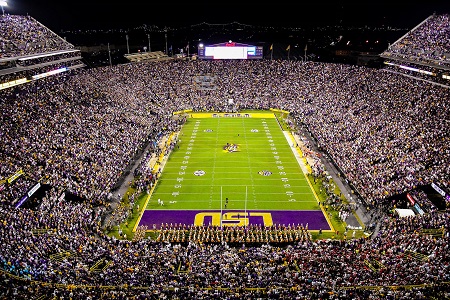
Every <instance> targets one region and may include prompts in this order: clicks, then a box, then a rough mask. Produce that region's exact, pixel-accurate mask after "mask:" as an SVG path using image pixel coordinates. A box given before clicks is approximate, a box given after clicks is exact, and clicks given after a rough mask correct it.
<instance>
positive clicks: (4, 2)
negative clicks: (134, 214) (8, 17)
mask: <svg viewBox="0 0 450 300" xmlns="http://www.w3.org/2000/svg"><path fill="white" fill-rule="evenodd" d="M0 6H1V7H2V14H3V15H5V9H4V8H3V6H8V3H6V1H1V0H0Z"/></svg>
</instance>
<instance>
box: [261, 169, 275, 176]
mask: <svg viewBox="0 0 450 300" xmlns="http://www.w3.org/2000/svg"><path fill="white" fill-rule="evenodd" d="M258 174H259V175H262V176H270V175H272V172H270V171H267V170H263V171H259V172H258Z"/></svg>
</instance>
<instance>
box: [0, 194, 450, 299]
mask: <svg viewBox="0 0 450 300" xmlns="http://www.w3.org/2000/svg"><path fill="white" fill-rule="evenodd" d="M62 195H64V193H63V192H62V190H58V189H52V190H50V191H48V193H47V194H46V196H45V197H44V199H43V202H42V204H41V206H40V208H39V209H38V210H29V209H19V210H14V209H10V208H9V207H4V206H2V207H0V217H1V219H0V221H1V222H0V233H1V234H0V237H1V239H2V244H3V247H2V248H1V250H0V263H1V270H2V275H1V276H2V283H3V284H2V285H0V291H1V293H0V294H1V295H2V296H3V297H6V298H4V299H25V298H27V297H29V296H30V295H34V296H36V295H39V294H42V293H44V292H45V291H48V290H51V293H53V295H54V296H55V297H56V299H66V298H67V299H68V298H70V296H69V295H70V294H72V297H74V296H76V297H77V298H79V297H83V298H85V299H88V297H90V299H100V297H101V296H103V297H106V295H108V296H110V297H111V296H114V297H117V299H154V298H155V297H160V296H161V295H165V297H167V298H170V299H193V298H196V299H202V298H203V299H210V298H211V297H214V296H215V295H218V296H220V297H225V298H229V299H237V298H239V297H243V298H252V299H253V298H270V299H287V298H289V299H319V298H322V299H323V298H334V299H345V298H346V297H347V296H349V295H352V296H351V297H353V298H354V299H367V297H370V296H377V295H378V296H381V295H384V296H385V299H394V296H395V297H396V298H395V299H427V297H428V295H427V293H431V295H434V296H441V297H448V296H449V295H448V281H449V279H450V278H449V274H450V272H449V270H448V268H449V259H450V257H449V254H448V253H449V251H448V250H449V249H448V247H449V246H448V245H449V238H450V236H449V231H448V229H449V226H450V215H449V214H448V213H443V212H434V213H429V214H425V215H422V216H421V215H418V216H415V217H407V218H402V219H395V218H390V217H385V218H383V220H382V221H381V230H380V231H379V233H378V234H377V236H376V237H373V238H360V239H347V240H332V239H327V240H316V241H313V240H311V239H310V238H308V232H307V231H305V228H304V227H298V226H297V227H290V226H289V227H288V226H276V227H273V228H265V227H262V228H261V227H258V226H256V227H251V228H247V229H243V228H240V229H231V228H230V229H228V230H227V231H223V232H222V234H223V235H229V236H232V235H233V234H234V236H236V237H239V235H242V236H246V237H249V236H250V235H251V234H250V232H252V233H259V234H261V235H262V236H264V235H273V234H274V232H277V231H278V232H279V233H281V235H284V234H288V235H289V234H290V233H293V232H296V233H297V234H300V235H301V236H302V237H303V238H300V239H297V240H296V241H294V242H291V243H277V242H276V241H269V242H264V241H263V242H261V243H260V244H259V245H258V246H257V247H254V246H251V244H252V243H251V241H249V243H247V241H245V240H240V241H234V242H231V241H230V242H229V243H228V242H226V241H225V240H220V239H219V240H217V241H208V240H207V239H206V236H207V235H209V234H211V235H214V234H217V235H219V234H220V233H219V231H218V230H216V229H214V228H212V227H208V226H206V225H205V226H200V227H197V226H195V227H185V226H181V225H167V226H166V227H164V232H165V234H164V237H167V236H168V235H172V236H174V235H176V234H177V233H178V232H180V231H183V232H187V235H186V236H189V235H190V236H196V238H192V239H191V240H186V241H184V242H176V241H175V240H174V239H171V240H170V241H169V240H162V241H155V240H152V239H145V238H141V239H137V240H134V241H130V240H125V239H124V240H119V239H116V238H114V237H109V236H107V235H105V234H104V233H103V231H101V230H100V221H99V220H100V217H101V214H102V213H103V211H102V208H96V209H95V208H94V207H92V206H91V205H90V204H88V203H86V202H81V203H78V202H70V201H68V200H66V199H64V197H63V196H62ZM180 226H181V227H180ZM429 229H436V230H439V229H442V231H441V232H442V233H441V236H438V237H436V236H430V235H427V234H424V233H423V232H424V230H429ZM244 231H247V233H244ZM202 237H203V238H202ZM99 262H101V263H102V264H104V265H105V267H104V268H100V267H98V265H99ZM393 287H396V288H393ZM390 293H392V296H391V298H390V297H389V296H388V295H389V294H390ZM119 295H122V296H119ZM406 295H408V296H406ZM402 296H403V297H404V298H402ZM72 299H74V298H72ZM374 299H378V298H377V297H375V298H374Z"/></svg>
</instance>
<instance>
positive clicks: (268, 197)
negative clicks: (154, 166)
mask: <svg viewBox="0 0 450 300" xmlns="http://www.w3.org/2000/svg"><path fill="white" fill-rule="evenodd" d="M208 115H211V114H208ZM227 143H228V144H235V145H237V147H236V152H232V151H231V152H230V151H228V150H224V148H225V147H226V145H227ZM293 143H294V142H293V141H292V140H290V141H288V140H287V139H286V137H285V135H284V133H283V131H282V130H281V128H280V126H279V124H278V122H277V119H276V118H275V117H274V115H273V113H267V114H257V116H256V117H240V118H233V117H217V118H189V119H188V121H187V122H186V124H185V125H184V127H183V129H182V131H181V132H180V133H179V136H178V146H179V148H178V146H176V147H175V149H174V151H173V152H172V153H171V155H170V157H169V159H168V160H167V162H166V164H165V166H164V168H163V171H162V174H161V179H160V180H159V182H158V184H157V186H156V187H155V189H154V191H153V194H152V196H151V199H150V201H149V203H148V205H147V208H148V209H165V210H167V209H177V210H189V209H195V210H205V209H215V210H217V209H221V205H222V208H223V209H225V208H226V209H229V210H244V209H248V210H318V209H320V208H319V205H318V202H317V200H316V198H315V196H314V194H313V192H312V191H311V188H310V186H309V184H308V181H307V180H306V178H305V175H304V174H303V172H302V169H301V167H300V165H299V162H298V161H297V159H296V157H295V156H294V153H293V150H294V151H297V150H296V149H295V148H294V149H293V147H292V145H293ZM196 174H197V175H196ZM200 174H204V175H201V176H199V175H200ZM226 198H228V203H227V204H226ZM157 199H161V200H162V201H163V202H164V206H160V205H158V202H157ZM225 205H226V206H225Z"/></svg>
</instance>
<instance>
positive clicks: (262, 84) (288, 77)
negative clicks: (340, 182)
mask: <svg viewBox="0 0 450 300" xmlns="http://www.w3.org/2000/svg"><path fill="white" fill-rule="evenodd" d="M436 28H443V30H444V31H443V33H442V34H431V33H430V31H431V32H435V30H436ZM448 28H450V26H449V16H448V15H442V16H438V15H433V16H430V17H429V18H427V20H425V21H424V22H422V23H421V24H419V25H418V26H417V27H416V28H415V29H414V30H411V31H410V32H409V33H408V34H407V36H405V37H403V38H402V39H401V40H399V41H397V42H396V43H394V44H393V45H392V46H391V47H390V48H389V49H387V50H386V52H385V53H383V54H382V56H383V57H385V58H386V59H389V61H393V62H396V63H397V64H400V63H401V64H404V63H405V62H406V61H407V62H408V63H416V64H417V65H420V66H421V67H423V68H424V70H431V71H430V72H446V71H447V70H448V69H447V68H448V65H447V64H448V56H447V53H449V52H450V49H449V48H448V41H447V42H443V40H442V39H443V38H444V37H445V36H447V37H448ZM0 29H1V30H0V38H1V39H0V41H1V43H0V65H1V66H2V69H1V70H0V84H2V85H1V87H2V88H0V101H2V105H1V113H0V117H1V124H2V131H1V136H2V148H1V151H0V158H1V159H0V161H1V164H0V242H1V244H2V247H1V248H0V277H1V282H2V283H0V299H31V298H37V299H104V298H111V299H155V298H161V299H164V298H165V299H246V298H251V299H259V298H261V299H446V298H449V297H450V292H449V291H450V287H449V284H450V275H449V274H450V272H449V269H448V268H449V266H450V264H449V260H450V256H449V251H448V245H449V244H450V243H449V239H450V235H449V227H450V214H449V205H448V203H449V196H448V195H449V192H448V191H449V188H450V178H449V174H450V171H449V164H448V161H449V158H450V151H449V145H450V140H449V139H450V137H449V134H448V133H449V132H450V128H449V126H450V124H448V122H445V121H446V120H450V107H449V105H450V104H449V102H448V92H449V84H448V81H445V80H439V81H436V80H431V79H429V78H427V79H426V81H422V80H418V79H416V76H404V73H402V72H401V70H396V71H395V72H391V70H387V69H380V70H377V69H369V68H365V67H358V66H352V65H340V64H327V63H314V62H307V63H303V62H292V61H280V60H277V61H272V60H258V61H242V60H239V61H226V62H223V61H213V62H211V61H208V62H205V61H201V60H197V61H195V62H194V64H193V63H192V62H186V61H183V60H172V59H163V60H160V61H159V62H158V63H153V61H154V60H155V58H156V59H157V60H158V57H160V58H161V57H167V56H165V55H164V53H162V52H160V51H158V52H149V53H143V55H144V56H145V59H142V60H141V59H139V58H137V57H132V58H130V62H138V61H139V62H140V63H139V64H136V63H130V64H124V65H115V66H108V67H101V68H93V69H84V68H83V63H82V61H81V59H80V56H79V52H78V51H77V50H76V49H74V47H73V46H72V45H71V44H69V43H67V42H65V41H64V40H63V39H62V38H60V37H58V36H56V35H55V34H54V33H52V32H51V31H49V30H47V29H46V28H45V26H43V25H42V24H40V23H38V22H37V21H36V20H34V19H33V18H31V17H28V16H27V17H25V16H11V15H4V16H0ZM36 32H39V33H40V34H42V35H36V34H33V33H36ZM19 33H23V35H19ZM27 33H28V34H27ZM424 36H426V37H428V38H429V39H426V40H425V41H426V43H425V44H423V41H424V39H423V37H424ZM431 38H436V39H437V40H430V39H431ZM433 49H434V50H433ZM422 50H423V51H422ZM419 54H420V55H419ZM66 55H67V56H66ZM139 55H140V54H139ZM397 58H398V59H397ZM26 61H31V62H30V65H29V64H28V62H26ZM146 62H152V65H151V68H149V67H148V64H146ZM21 63H23V64H24V65H20V64H21ZM67 63H70V64H69V65H67ZM55 67H56V68H57V69H59V68H62V67H66V68H68V69H71V68H73V69H76V70H77V71H76V72H66V71H65V72H61V73H56V74H53V75H52V76H42V78H41V77H40V76H38V75H41V74H45V73H47V72H50V71H51V70H53V69H54V68H55ZM425 67H426V68H427V69H425ZM24 68H26V70H24ZM428 68H432V69H428ZM400 69H402V68H400ZM433 70H438V71H433ZM199 73H200V74H214V76H216V77H214V78H215V80H214V84H215V88H214V89H210V90H208V92H207V93H203V94H199V92H198V89H197V87H196V85H195V84H193V82H192V78H195V76H198V74H199ZM415 73H417V72H414V73H411V74H415ZM249 74H252V76H249ZM411 74H409V75H411ZM439 74H442V73H439ZM425 75H427V74H425ZM33 76H37V77H33ZM427 76H428V75H427ZM431 76H432V75H431ZM23 78H25V81H20V82H17V84H16V83H14V84H11V82H14V81H15V80H20V79H23ZM33 78H36V80H32V79H33ZM37 78H39V80H37ZM422 79H423V78H422ZM441 79H445V78H441ZM230 86H232V87H233V89H234V91H235V101H234V103H233V109H235V110H236V111H239V110H243V109H270V108H277V109H279V110H286V111H290V112H291V113H292V122H293V123H295V124H296V125H297V126H298V127H302V128H304V129H305V130H307V131H308V132H309V133H310V134H311V137H312V139H314V140H315V142H316V143H317V145H319V146H320V148H321V150H322V151H323V152H324V153H325V154H326V156H328V157H329V158H330V160H332V161H333V163H334V164H335V165H336V166H337V168H338V169H339V171H340V172H341V176H343V177H344V178H345V179H346V180H348V181H349V182H350V183H351V184H352V187H353V188H354V189H355V191H356V192H357V193H358V194H359V195H360V196H361V199H362V201H363V205H364V206H367V207H368V208H369V209H370V213H371V214H373V215H374V219H375V220H376V222H377V223H378V227H379V230H378V232H377V234H375V235H373V236H371V237H370V238H368V237H361V238H348V239H318V240H312V239H311V236H310V235H309V233H308V231H307V230H305V228H303V227H287V226H280V225H277V226H275V227H273V228H260V227H250V228H249V229H248V231H247V230H246V231H244V230H241V229H237V230H236V231H233V232H226V233H224V232H222V231H219V230H218V228H214V227H208V226H204V227H193V226H187V227H186V226H183V225H168V226H167V227H164V228H163V229H162V230H161V235H160V236H159V239H151V238H144V235H145V234H144V232H143V231H144V230H145V229H142V228H140V230H139V232H138V235H137V236H136V238H135V239H133V238H132V237H129V239H126V238H122V239H118V238H116V237H114V236H110V235H108V234H107V233H106V232H105V231H104V227H103V225H104V223H103V222H104V221H105V219H106V216H108V218H111V219H113V220H115V221H116V222H122V221H124V220H126V219H127V214H128V213H129V211H128V209H127V207H118V208H117V209H116V210H113V209H111V197H112V196H111V194H112V192H114V188H115V187H116V186H117V184H118V182H120V181H121V180H123V177H124V175H125V173H126V170H128V172H129V171H130V170H129V166H130V164H132V163H134V162H135V161H137V160H142V165H141V168H140V169H139V170H137V173H139V176H140V177H139V180H138V181H137V185H138V187H139V188H138V190H139V191H140V192H143V193H145V191H146V189H147V188H148V186H149V185H151V184H154V182H155V179H154V178H153V177H151V176H150V175H152V174H150V173H151V171H150V170H149V168H148V166H147V165H145V162H147V160H148V161H149V160H151V159H154V157H155V153H156V154H157V155H159V154H160V153H159V151H160V149H159V148H158V147H154V146H152V145H154V144H158V142H159V141H160V140H161V139H163V138H164V137H166V136H168V135H169V134H170V133H172V132H176V131H178V130H179V129H180V127H181V126H182V124H183V119H182V118H176V119H175V118H173V117H172V112H175V111H183V110H192V111H205V110H206V111H222V110H224V109H225V107H224V101H222V100H223V98H224V95H227V94H228V92H229V88H230ZM168 91H170V93H169V92H168ZM159 95H165V97H161V96H159ZM226 105H228V103H227V104H226ZM227 108H228V107H227ZM149 145H150V146H149ZM317 171H318V172H321V170H317ZM322 171H323V170H322ZM41 186H42V189H41V188H40V187H41ZM425 186H426V187H432V188H434V189H435V191H437V193H438V194H439V195H438V196H439V197H441V198H442V199H443V203H444V204H443V205H444V206H443V207H437V206H436V207H435V204H434V203H431V201H430V199H429V198H428V197H427V195H426V193H425V192H424V190H420V188H421V187H425ZM405 193H409V194H410V195H411V197H413V198H414V200H415V201H417V202H418V203H423V204H424V211H423V212H424V213H423V214H420V213H419V214H416V215H414V216H411V217H405V218H398V217H395V216H394V215H392V214H391V212H392V209H393V207H399V206H400V205H402V203H401V201H398V200H397V198H396V197H398V196H399V195H402V194H405ZM129 197H130V198H132V197H133V196H129ZM405 199H406V198H405ZM18 203H21V204H23V205H20V206H19V205H18ZM27 203H32V204H33V205H26V204H27ZM408 205H409V204H407V203H406V204H405V207H406V206H408ZM399 208H400V207H399ZM224 235H226V236H227V237H228V238H230V239H229V240H228V241H231V238H236V237H239V239H241V240H242V241H244V242H238V243H236V244H235V245H234V244H232V243H231V242H230V243H227V242H224V241H223V239H221V238H220V236H224ZM190 236H195V238H193V239H189V237H190ZM211 236H214V237H218V239H217V240H214V242H211V239H210V237H211ZM289 236H291V237H292V239H291V240H290V239H289ZM199 237H205V238H199ZM206 237H208V240H207V239H206ZM252 237H258V238H260V237H262V242H258V243H255V244H257V245H255V246H250V245H249V244H248V243H246V242H247V241H248V239H250V238H252ZM286 237H287V239H286ZM180 238H184V239H185V240H184V241H183V242H177V241H178V240H179V239H180ZM186 239H189V240H188V241H187V240H186ZM260 241H261V240H260Z"/></svg>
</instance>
